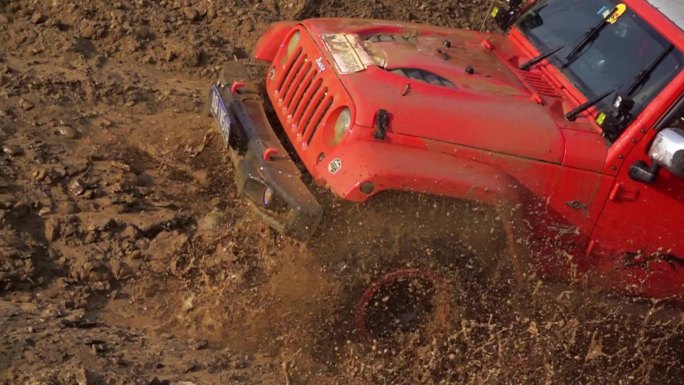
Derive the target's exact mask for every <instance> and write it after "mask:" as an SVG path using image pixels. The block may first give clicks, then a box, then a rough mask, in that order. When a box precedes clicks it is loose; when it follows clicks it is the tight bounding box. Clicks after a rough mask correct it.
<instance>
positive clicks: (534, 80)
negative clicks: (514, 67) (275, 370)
mask: <svg viewBox="0 0 684 385" xmlns="http://www.w3.org/2000/svg"><path fill="white" fill-rule="evenodd" d="M518 73H519V74H520V75H522V77H523V79H525V82H527V84H528V85H529V86H531V87H532V88H534V90H535V91H537V92H538V93H540V94H542V95H545V96H551V97H554V98H559V97H560V95H558V92H556V89H555V88H553V86H552V85H551V84H550V83H549V82H548V80H546V79H545V78H544V77H543V76H542V75H540V74H537V73H535V72H531V71H519V72H518Z"/></svg>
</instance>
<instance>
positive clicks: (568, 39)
mask: <svg viewBox="0 0 684 385" xmlns="http://www.w3.org/2000/svg"><path fill="white" fill-rule="evenodd" d="M615 10H618V12H617V13H615ZM616 14H617V15H619V16H613V17H612V18H609V20H610V22H609V23H607V25H606V26H605V27H604V28H603V29H601V30H600V31H599V32H598V33H597V34H594V36H593V39H590V40H589V41H588V44H585V45H584V47H583V48H582V49H581V50H579V51H578V52H577V53H576V54H575V55H572V56H571V57H570V58H568V56H569V54H570V53H571V52H572V51H573V49H575V48H576V47H578V46H579V44H580V43H581V42H582V40H583V38H584V37H585V36H587V34H588V33H589V31H591V29H592V28H593V27H596V26H597V25H599V24H600V23H601V22H602V20H603V19H604V17H605V16H606V15H616ZM517 26H518V28H519V29H520V30H521V31H522V33H523V34H525V35H526V36H527V37H528V38H529V39H530V40H531V41H532V43H533V44H535V46H536V47H537V49H538V50H539V51H540V52H544V51H547V50H550V49H554V48H557V47H560V46H562V45H565V47H564V48H563V49H561V50H559V51H558V52H556V53H555V54H553V55H552V56H551V57H550V58H549V61H550V62H551V63H552V64H554V65H555V66H557V67H558V68H559V69H560V70H561V71H562V72H563V73H564V74H565V76H567V78H568V79H569V80H570V81H571V82H573V83H574V84H575V86H576V87H577V88H578V89H579V90H580V91H581V92H582V93H583V94H584V95H585V96H586V97H587V99H592V98H595V97H596V96H598V95H601V94H603V93H605V92H607V91H610V90H612V89H615V88H618V87H620V88H621V89H620V90H618V91H617V92H620V91H626V89H627V88H629V85H630V83H632V82H633V81H634V79H635V78H636V77H637V76H638V75H639V73H640V72H642V71H643V70H644V69H646V68H648V67H649V65H651V64H652V63H653V61H654V59H656V58H657V57H658V56H659V55H660V54H662V53H663V51H664V50H666V49H667V48H668V47H669V46H670V43H669V42H668V41H667V40H666V39H665V38H663V37H662V36H661V35H660V34H659V33H658V32H656V31H655V30H654V29H653V28H652V27H651V26H650V25H648V24H647V23H646V22H645V21H644V20H643V19H641V18H640V17H639V16H638V15H636V14H635V13H634V12H632V11H631V10H630V9H629V8H628V7H626V6H625V5H624V4H620V3H618V2H617V1H614V0H575V1H571V0H546V1H544V0H542V1H539V2H537V3H536V4H535V5H534V6H533V7H531V8H530V9H529V10H528V11H526V12H525V13H524V14H523V15H522V16H521V17H520V19H519V20H518V22H517ZM683 63H684V60H683V56H682V53H681V52H680V51H678V50H676V49H675V50H672V51H671V52H670V53H669V54H668V55H667V56H666V57H665V58H664V60H662V61H660V62H659V63H658V65H657V67H656V68H655V69H654V71H653V72H652V73H651V75H650V77H649V78H648V80H647V81H645V82H643V84H642V85H641V86H640V87H638V88H637V89H636V90H634V92H633V94H632V95H631V96H632V98H633V99H634V101H635V107H634V109H633V110H632V117H634V116H636V115H638V113H639V112H641V110H643V108H644V107H645V106H646V105H647V104H648V103H649V102H650V101H651V99H653V98H654V97H655V96H656V95H657V94H658V92H659V91H660V90H661V89H662V88H663V87H664V86H665V85H666V84H667V83H668V82H669V81H670V80H671V79H672V78H673V77H674V76H675V75H676V74H677V73H678V72H679V71H680V69H681V68H682V65H683ZM612 101H613V97H607V98H605V99H604V100H602V101H601V102H599V103H597V105H596V107H597V108H598V110H600V111H607V110H609V109H610V108H611V105H612ZM627 123H629V122H627Z"/></svg>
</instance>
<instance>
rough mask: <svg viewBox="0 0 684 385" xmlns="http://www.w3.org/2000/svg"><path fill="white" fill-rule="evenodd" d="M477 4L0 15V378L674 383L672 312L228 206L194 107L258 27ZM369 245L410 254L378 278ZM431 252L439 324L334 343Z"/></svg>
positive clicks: (166, 7)
mask: <svg viewBox="0 0 684 385" xmlns="http://www.w3.org/2000/svg"><path fill="white" fill-rule="evenodd" d="M488 3H489V1H484V0H480V1H478V0H468V1H460V2H455V1H452V2H447V1H440V0H429V1H414V0H398V1H389V0H358V1H354V2H343V1H332V0H319V1H314V0H308V1H305V0H294V1H280V0H267V1H234V0H222V1H216V0H213V1H211V0H184V1H180V0H159V1H151V0H135V1H105V0H76V1H61V0H53V1H47V0H46V1H35V0H0V37H1V38H0V142H1V144H2V149H3V153H2V154H0V330H1V331H2V336H1V337H0V384H65V385H67V384H68V385H71V384H78V385H84V384H88V385H94V384H144V385H147V384H150V385H152V384H163V383H171V384H186V385H188V384H190V383H194V384H198V385H199V384H227V383H247V384H249V383H259V384H264V383H265V384H288V385H290V384H292V385H300V384H306V383H316V384H418V383H421V384H450V383H462V384H520V383H529V384H584V383H606V384H607V383H611V384H645V383H652V384H678V383H681V378H684V358H683V357H684V348H683V347H684V326H683V320H684V319H683V317H682V316H681V312H680V311H679V310H676V309H674V310H673V309H667V308H665V307H663V306H662V305H660V304H653V305H652V306H651V308H652V309H653V311H652V312H651V313H648V314H645V313H643V312H632V311H631V310H630V309H631V307H630V304H629V303H628V302H626V301H619V300H613V301H610V302H609V301H598V300H597V299H596V298H595V297H594V296H593V295H592V294H591V293H589V292H587V291H586V290H585V291H573V289H572V288H569V287H566V286H561V287H560V288H558V287H555V286H554V285H552V284H550V283H544V284H541V283H539V282H538V281H537V280H536V279H534V278H527V279H526V280H525V281H524V282H522V284H520V283H518V284H516V285H512V284H511V282H510V281H508V280H507V279H506V278H505V277H506V276H507V275H506V274H503V275H497V276H495V277H493V276H491V275H488V274H486V273H485V272H484V270H482V269H480V268H479V267H478V264H477V262H476V261H474V260H472V258H471V255H472V254H471V253H470V252H469V251H468V250H462V249H459V247H455V248H454V247H451V248H450V249H449V250H451V251H452V253H451V254H449V255H447V256H444V255H439V253H440V251H435V250H433V249H432V247H431V246H424V247H422V248H420V249H416V248H415V247H412V248H411V250H413V251H411V252H405V250H402V247H401V246H399V247H396V248H392V247H389V246H388V245H390V246H391V244H392V242H391V241H392V240H390V242H389V243H388V242H387V240H383V241H385V242H379V243H377V245H376V247H365V245H367V242H370V241H368V239H364V242H366V243H363V245H362V246H363V247H359V244H361V243H360V242H357V241H358V238H350V239H347V240H345V241H344V242H340V243H338V244H337V248H336V249H333V250H335V253H330V249H328V247H327V245H325V246H321V245H324V243H319V244H318V246H316V245H315V244H314V245H312V246H310V247H309V246H305V245H302V244H300V243H297V242H294V241H292V240H289V239H287V238H284V237H282V236H280V235H278V234H276V233H274V232H273V231H272V230H270V229H268V228H266V227H265V226H263V225H261V224H260V223H258V222H257V221H255V220H254V219H253V218H252V217H251V216H250V215H249V213H248V210H247V208H246V207H245V206H244V205H243V203H242V202H241V201H240V200H239V199H238V198H237V193H236V190H235V188H234V187H233V185H232V183H231V178H232V169H231V166H230V165H229V160H228V155H227V153H226V152H225V150H224V149H223V147H222V142H221V140H220V138H219V137H218V136H217V134H216V131H215V129H214V126H213V122H212V121H211V120H210V119H209V118H207V117H205V116H204V115H203V113H202V111H203V105H204V100H203V98H204V95H205V94H206V89H207V85H208V84H209V83H210V82H211V81H212V80H213V79H215V77H216V76H217V70H218V68H219V66H220V65H221V63H222V62H224V61H225V60H231V59H233V58H236V57H237V58H243V57H246V55H247V52H249V51H250V47H252V45H253V44H254V42H255V41H256V39H257V38H258V37H259V35H260V33H261V32H262V31H263V30H264V29H265V28H266V26H267V25H268V23H270V22H273V21H277V20H284V19H301V18H307V17H317V16H355V17H373V18H385V19H399V20H409V21H419V22H431V23H435V24H440V25H446V26H453V27H469V28H479V27H480V25H481V23H482V17H483V15H484V12H485V11H486V9H487V7H488ZM346 208H347V206H346V205H342V209H346ZM342 209H337V210H342ZM349 210H352V211H346V213H347V215H349V213H350V212H352V213H354V212H359V213H360V215H364V214H363V213H361V211H363V209H360V208H350V209H349ZM354 210H357V211H354ZM332 212H333V213H335V212H337V211H335V210H333V211H332ZM375 215H376V216H379V217H376V218H375V220H378V221H381V220H382V218H383V217H382V215H383V213H382V212H380V213H375ZM352 217H353V216H352ZM337 225H338V227H339V226H341V227H342V228H344V227H345V226H346V227H347V228H353V227H354V226H356V225H358V223H355V222H354V221H349V223H347V222H344V223H342V224H341V225H340V224H339V223H338V224H337ZM340 231H344V230H340ZM349 234H352V235H353V234H355V232H354V231H350V232H349ZM366 235H367V234H366ZM354 245H356V246H354ZM414 246H415V245H414ZM450 246H452V245H450ZM388 247H389V248H388ZM389 249H392V250H394V251H393V253H394V254H402V255H404V256H406V255H409V258H406V259H404V260H401V261H397V260H393V261H392V262H390V263H388V264H386V262H387V261H385V260H384V259H382V258H378V257H377V253H378V250H383V251H382V252H385V251H386V250H389ZM416 250H419V253H418V254H411V253H416ZM407 253H408V254H407ZM454 253H455V254H458V255H455V256H454V255H453V254H454ZM333 254H334V255H333ZM419 254H422V255H419ZM324 255H325V256H324ZM424 255H428V256H429V258H425V257H424ZM497 257H498V258H501V260H502V261H504V262H505V261H506V259H505V258H506V256H505V255H497ZM445 258H446V259H447V260H451V261H453V260H454V259H455V260H456V261H458V262H457V263H453V262H450V263H449V264H446V265H440V266H439V268H438V269H437V270H440V269H444V271H439V272H440V273H442V275H443V276H445V277H447V278H446V282H447V285H448V287H449V290H450V291H451V295H452V300H453V301H452V302H453V303H454V305H453V307H452V308H450V310H449V311H450V312H451V313H452V314H450V317H449V318H448V320H449V322H448V324H447V325H440V328H439V330H437V331H435V329H430V330H432V331H433V333H432V334H430V335H426V333H425V332H424V331H417V332H415V333H404V334H402V335H399V336H397V337H396V338H391V339H389V340H380V341H367V340H364V339H363V338H360V337H359V336H358V334H356V333H355V332H354V326H353V323H352V319H353V314H352V309H353V307H354V303H355V301H356V300H357V298H358V295H360V293H361V291H363V288H364V287H365V286H367V285H368V284H370V282H371V281H372V280H373V279H374V278H375V277H377V276H378V275H380V274H383V273H384V272H386V270H387V266H393V267H399V266H402V267H406V266H415V265H418V266H422V267H426V266H428V265H429V263H427V262H425V261H430V260H434V261H440V260H444V259H445ZM392 264H394V265H392ZM502 266H506V264H505V263H504V264H503V265H502ZM665 313H667V316H665ZM672 314H675V315H674V316H673V315H672Z"/></svg>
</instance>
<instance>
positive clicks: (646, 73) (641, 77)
mask: <svg viewBox="0 0 684 385" xmlns="http://www.w3.org/2000/svg"><path fill="white" fill-rule="evenodd" d="M673 49H674V45H673V44H670V45H669V46H668V47H667V48H665V49H664V50H663V51H662V52H661V53H660V54H659V55H658V56H657V57H656V58H655V59H654V60H653V61H652V62H651V63H650V64H649V65H648V67H646V68H644V69H643V70H642V71H641V72H639V74H638V75H637V76H636V77H635V78H634V80H632V82H631V83H628V84H622V85H620V86H618V87H615V88H613V89H612V90H610V91H606V92H604V93H602V94H601V95H599V96H597V97H595V98H594V99H591V100H588V101H586V102H585V103H582V104H580V105H579V106H577V107H576V108H574V109H572V110H571V111H569V112H568V113H567V114H565V117H566V118H567V119H568V120H569V121H571V122H574V121H575V120H576V119H577V116H579V114H581V113H582V112H584V111H586V110H587V109H589V108H590V107H593V106H595V105H596V104H597V103H600V102H601V101H602V100H603V99H605V98H607V97H608V95H610V94H612V93H613V92H615V91H617V90H619V89H621V88H624V87H626V86H627V85H628V86H629V87H628V88H627V92H626V94H627V95H628V96H632V95H633V94H634V93H635V92H636V91H637V90H638V89H639V87H641V86H642V85H643V84H644V83H646V82H647V81H648V79H650V78H651V74H652V73H653V71H655V70H656V68H658V66H659V65H660V63H662V62H663V60H665V58H666V57H667V55H669V54H670V52H672V50H673Z"/></svg>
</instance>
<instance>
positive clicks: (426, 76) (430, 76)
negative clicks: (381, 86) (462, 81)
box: [389, 68, 456, 89]
mask: <svg viewBox="0 0 684 385" xmlns="http://www.w3.org/2000/svg"><path fill="white" fill-rule="evenodd" d="M389 72H391V73H394V74H397V75H401V76H404V77H407V78H409V79H414V80H418V81H421V82H423V83H427V84H432V85H434V86H441V87H447V88H453V89H456V85H455V84H454V83H452V82H451V81H449V80H448V79H445V78H443V77H441V76H439V75H437V74H434V73H432V72H430V71H425V70H421V69H415V68H395V69H392V70H389Z"/></svg>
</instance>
